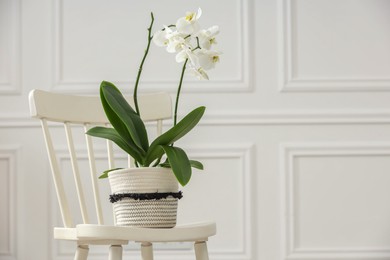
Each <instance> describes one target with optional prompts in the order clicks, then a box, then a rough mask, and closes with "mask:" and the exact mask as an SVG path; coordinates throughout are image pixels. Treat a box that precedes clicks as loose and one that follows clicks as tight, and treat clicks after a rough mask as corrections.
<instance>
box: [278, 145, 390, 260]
mask: <svg viewBox="0 0 390 260" xmlns="http://www.w3.org/2000/svg"><path fill="white" fill-rule="evenodd" d="M319 156H320V157H326V156H389V158H390V143H383V142H382V143H370V142H367V143H342V142H337V143H282V144H281V145H280V166H279V168H280V171H281V175H282V176H283V182H282V185H283V186H282V189H281V190H282V208H283V211H284V212H283V214H282V216H286V218H285V219H282V224H283V225H282V226H283V240H284V252H283V255H284V258H283V259H286V260H290V259H291V260H292V259H294V260H304V259H329V260H330V259H334V260H336V259H357V258H359V259H363V260H374V259H387V258H390V247H388V248H374V247H355V248H331V247H326V246H325V247H321V248H304V247H298V246H297V241H296V237H297V234H298V233H297V232H298V231H297V227H296V223H295V221H296V219H295V218H296V214H295V209H296V205H297V203H298V198H296V196H295V189H296V186H295V183H296V178H297V177H296V176H297V172H296V171H295V169H296V168H295V165H296V164H295V160H296V159H297V158H300V157H319Z"/></svg>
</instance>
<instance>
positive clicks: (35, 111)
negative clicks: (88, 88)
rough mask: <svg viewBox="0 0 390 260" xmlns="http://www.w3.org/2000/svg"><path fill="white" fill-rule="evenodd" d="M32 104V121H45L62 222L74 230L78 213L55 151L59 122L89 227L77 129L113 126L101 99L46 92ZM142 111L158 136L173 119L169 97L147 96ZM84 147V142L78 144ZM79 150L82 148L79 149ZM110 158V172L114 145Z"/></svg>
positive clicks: (89, 144)
mask: <svg viewBox="0 0 390 260" xmlns="http://www.w3.org/2000/svg"><path fill="white" fill-rule="evenodd" d="M29 102H30V114H31V116H32V117H35V118H39V119H40V120H41V124H42V129H43V134H44V139H45V143H46V148H47V152H48V156H49V162H50V167H51V171H52V175H53V180H54V185H55V190H56V193H57V198H58V202H59V208H60V211H61V216H62V221H63V224H64V227H67V228H70V227H74V226H75V224H74V223H73V222H74V221H73V219H74V212H71V209H70V207H69V205H68V197H69V194H67V193H66V191H67V189H65V188H64V180H63V176H64V174H65V173H62V172H60V167H59V163H58V158H57V155H56V149H55V147H54V141H55V137H57V135H55V136H53V134H52V130H50V128H51V126H54V127H58V124H56V123H54V124H51V123H48V122H57V123H60V125H63V127H64V129H65V132H64V135H65V137H64V138H66V142H67V150H68V152H69V158H70V161H71V166H72V167H71V168H72V171H73V178H74V185H75V190H76V191H77V197H78V203H79V207H78V208H80V215H81V216H82V220H83V222H84V223H85V224H89V223H90V222H91V221H90V219H91V218H90V211H89V210H88V207H87V204H86V199H85V189H84V186H83V183H82V180H81V179H82V178H81V177H82V175H81V174H84V173H80V170H79V162H78V161H79V158H78V157H77V155H76V146H75V138H74V137H73V132H74V131H75V130H74V129H75V128H78V129H79V130H80V128H81V130H82V131H83V133H85V132H86V131H87V130H88V129H89V128H90V127H91V126H95V125H104V126H109V122H108V120H107V117H106V115H105V113H104V110H103V108H102V105H101V103H100V98H99V97H97V96H96V97H91V96H74V95H66V94H58V93H52V92H47V91H43V90H32V91H31V92H30V95H29ZM128 102H129V103H130V105H133V102H132V100H131V99H128ZM138 103H139V107H140V114H141V118H142V119H143V121H144V122H150V121H152V122H155V123H156V124H155V125H156V128H157V135H160V134H161V132H162V121H163V120H164V119H169V118H171V117H172V104H171V98H170V96H169V94H166V93H158V94H149V95H143V96H140V97H139V98H138ZM93 139H95V138H91V137H90V136H88V135H85V145H86V151H87V155H88V156H87V157H88V161H89V168H90V170H89V171H90V178H89V179H90V181H91V187H92V193H93V194H92V197H93V198H94V211H95V214H96V220H97V223H98V224H104V220H103V212H102V204H101V199H100V195H99V194H100V193H99V185H98V175H99V174H100V172H97V169H96V160H95V151H94V145H93V143H94V141H93ZM77 145H80V142H77ZM77 148H78V147H77ZM105 150H106V154H107V156H106V157H107V162H108V165H107V169H112V168H115V160H114V159H115V158H114V147H113V144H112V142H110V141H107V145H106V148H105ZM131 166H132V165H131V159H130V158H129V159H128V167H131Z"/></svg>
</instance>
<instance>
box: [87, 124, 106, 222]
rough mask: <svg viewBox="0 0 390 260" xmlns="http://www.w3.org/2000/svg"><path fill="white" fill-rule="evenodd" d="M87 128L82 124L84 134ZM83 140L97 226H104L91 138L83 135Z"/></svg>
mask: <svg viewBox="0 0 390 260" xmlns="http://www.w3.org/2000/svg"><path fill="white" fill-rule="evenodd" d="M89 128H90V127H89V124H84V130H85V132H87V131H88V130H89ZM85 139H86V141H87V151H88V162H89V170H90V174H91V181H92V191H93V198H94V201H95V210H96V216H97V220H98V224H99V225H103V224H104V220H103V210H102V206H101V201H100V193H99V185H98V179H97V170H96V159H95V153H94V150H93V143H92V138H91V136H89V135H85Z"/></svg>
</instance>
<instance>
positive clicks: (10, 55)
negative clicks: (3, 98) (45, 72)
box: [0, 0, 22, 95]
mask: <svg viewBox="0 0 390 260" xmlns="http://www.w3.org/2000/svg"><path fill="white" fill-rule="evenodd" d="M5 3H7V5H9V6H7V7H6V9H7V11H6V12H7V13H8V14H9V15H10V20H9V21H8V23H7V25H6V26H7V29H8V30H3V31H4V32H7V31H8V32H9V35H2V38H4V39H6V40H7V41H8V42H7V47H6V48H7V53H6V55H7V57H6V61H7V62H8V63H7V64H6V67H7V71H6V72H5V75H4V77H5V79H3V80H0V94H3V95H7V94H20V93H21V42H20V41H21V33H22V30H21V3H20V0H14V1H4V3H2V4H5ZM0 26H1V24H0Z"/></svg>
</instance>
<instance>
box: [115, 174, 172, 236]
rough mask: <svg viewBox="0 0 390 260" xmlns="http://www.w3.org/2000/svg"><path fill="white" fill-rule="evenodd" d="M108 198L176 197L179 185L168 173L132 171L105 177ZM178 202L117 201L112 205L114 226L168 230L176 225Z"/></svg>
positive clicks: (170, 198)
mask: <svg viewBox="0 0 390 260" xmlns="http://www.w3.org/2000/svg"><path fill="white" fill-rule="evenodd" d="M109 182H110V185H111V193H112V194H126V193H131V194H134V193H138V194H145V193H154V194H156V193H157V194H158V193H178V191H179V184H178V182H177V180H176V177H175V175H174V174H173V172H172V170H171V169H166V168H132V169H124V170H118V171H112V172H110V173H109ZM177 205H178V198H175V197H173V196H167V197H166V198H161V199H152V200H140V199H134V198H128V197H125V198H121V200H119V201H117V202H115V203H113V208H114V214H115V217H116V225H119V226H133V227H144V228H172V227H174V226H175V225H176V216H177Z"/></svg>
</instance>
